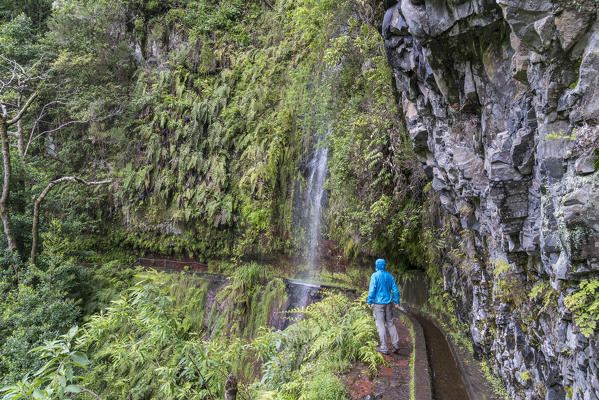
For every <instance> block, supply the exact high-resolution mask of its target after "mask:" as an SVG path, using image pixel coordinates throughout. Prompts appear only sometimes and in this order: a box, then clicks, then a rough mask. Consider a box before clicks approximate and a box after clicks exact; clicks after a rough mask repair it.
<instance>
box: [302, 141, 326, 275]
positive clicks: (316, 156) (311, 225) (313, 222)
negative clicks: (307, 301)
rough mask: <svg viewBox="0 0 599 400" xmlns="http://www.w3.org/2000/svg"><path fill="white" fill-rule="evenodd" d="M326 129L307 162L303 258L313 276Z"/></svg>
mask: <svg viewBox="0 0 599 400" xmlns="http://www.w3.org/2000/svg"><path fill="white" fill-rule="evenodd" d="M328 134H329V132H328V131H327V132H326V133H325V134H324V135H323V136H322V137H321V138H320V139H319V140H318V142H317V143H316V145H315V146H314V147H315V148H314V150H313V152H312V155H311V158H310V161H309V162H308V165H307V167H308V168H307V169H308V181H307V186H306V192H305V199H304V204H305V207H306V208H305V215H306V219H305V221H306V244H307V245H306V252H305V258H306V261H307V263H308V267H309V270H308V273H309V277H310V278H313V277H314V269H315V267H316V257H317V253H318V242H319V241H320V222H321V214H322V203H323V200H324V194H325V190H324V180H325V178H326V175H327V162H328V159H329V158H328V152H329V151H328V148H327V147H326V137H327V136H328Z"/></svg>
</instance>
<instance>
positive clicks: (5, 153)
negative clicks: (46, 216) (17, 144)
mask: <svg viewBox="0 0 599 400" xmlns="http://www.w3.org/2000/svg"><path fill="white" fill-rule="evenodd" d="M0 139H1V141H2V166H3V167H4V181H3V182H2V195H1V196H0V217H1V218H2V225H4V234H5V235H6V241H7V243H8V250H10V251H16V250H17V246H16V241H15V238H14V234H13V231H12V225H11V223H10V215H9V212H8V193H9V189H10V179H11V171H10V148H9V143H8V123H7V122H6V118H5V117H0Z"/></svg>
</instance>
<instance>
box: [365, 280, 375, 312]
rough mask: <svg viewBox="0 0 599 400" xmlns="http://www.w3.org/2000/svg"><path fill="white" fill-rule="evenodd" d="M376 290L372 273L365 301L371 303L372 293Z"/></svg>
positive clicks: (372, 299)
mask: <svg viewBox="0 0 599 400" xmlns="http://www.w3.org/2000/svg"><path fill="white" fill-rule="evenodd" d="M375 290H376V277H375V274H372V276H371V277H370V286H369V288H368V298H367V299H366V303H367V304H368V305H371V304H372V303H373V302H374V295H375Z"/></svg>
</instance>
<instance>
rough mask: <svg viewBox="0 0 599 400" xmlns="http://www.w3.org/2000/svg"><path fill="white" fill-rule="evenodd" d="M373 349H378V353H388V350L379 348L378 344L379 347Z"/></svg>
mask: <svg viewBox="0 0 599 400" xmlns="http://www.w3.org/2000/svg"><path fill="white" fill-rule="evenodd" d="M375 350H376V351H378V352H379V353H381V354H384V355H389V352H388V351H383V350H382V349H381V347H380V346H379V347H377V348H376V349H375Z"/></svg>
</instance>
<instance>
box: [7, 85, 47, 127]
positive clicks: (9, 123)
mask: <svg viewBox="0 0 599 400" xmlns="http://www.w3.org/2000/svg"><path fill="white" fill-rule="evenodd" d="M38 94H39V93H38V92H33V93H32V94H31V96H29V98H28V99H27V101H26V102H25V104H24V105H23V107H21V109H20V110H19V111H18V112H17V115H16V116H15V117H14V118H12V119H9V120H8V121H6V126H10V125H12V124H14V123H15V122H17V121H18V120H20V119H21V117H22V116H23V114H24V113H25V111H27V109H28V108H29V106H30V105H31V103H33V100H35V98H36V97H37V95H38Z"/></svg>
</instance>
